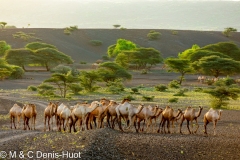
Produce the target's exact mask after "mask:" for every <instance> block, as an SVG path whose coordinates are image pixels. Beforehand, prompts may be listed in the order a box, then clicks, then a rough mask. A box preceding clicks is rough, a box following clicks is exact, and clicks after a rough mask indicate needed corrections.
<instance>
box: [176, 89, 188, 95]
mask: <svg viewBox="0 0 240 160" xmlns="http://www.w3.org/2000/svg"><path fill="white" fill-rule="evenodd" d="M185 92H186V90H184V89H180V90H179V91H178V92H177V93H175V94H174V95H173V96H186V95H185V94H184V93H185Z"/></svg>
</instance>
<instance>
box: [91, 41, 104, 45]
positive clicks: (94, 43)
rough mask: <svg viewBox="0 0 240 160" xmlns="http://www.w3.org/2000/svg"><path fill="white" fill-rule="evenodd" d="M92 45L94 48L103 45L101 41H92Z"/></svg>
mask: <svg viewBox="0 0 240 160" xmlns="http://www.w3.org/2000/svg"><path fill="white" fill-rule="evenodd" d="M90 44H91V45H93V46H101V45H102V41H99V40H91V41H90Z"/></svg>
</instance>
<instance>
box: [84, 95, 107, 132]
mask: <svg viewBox="0 0 240 160" xmlns="http://www.w3.org/2000/svg"><path fill="white" fill-rule="evenodd" d="M100 103H101V104H102V105H101V106H98V107H97V108H96V109H94V110H93V111H92V112H91V113H89V114H88V116H87V119H86V122H87V129H88V124H89V125H90V128H91V129H92V125H91V122H94V123H95V127H96V119H97V128H101V127H103V119H104V117H105V114H104V112H105V110H106V109H107V107H108V105H109V103H110V100H108V99H106V98H102V99H101V100H100Z"/></svg>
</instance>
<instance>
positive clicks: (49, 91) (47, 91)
mask: <svg viewBox="0 0 240 160" xmlns="http://www.w3.org/2000/svg"><path fill="white" fill-rule="evenodd" d="M37 91H38V94H40V95H42V96H55V94H54V91H55V88H54V87H53V86H52V85H48V84H46V83H42V84H40V85H38V86H37Z"/></svg>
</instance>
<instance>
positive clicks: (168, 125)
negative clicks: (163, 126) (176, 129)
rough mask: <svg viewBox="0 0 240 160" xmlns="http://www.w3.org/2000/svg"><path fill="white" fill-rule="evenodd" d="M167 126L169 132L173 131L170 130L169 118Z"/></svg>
mask: <svg viewBox="0 0 240 160" xmlns="http://www.w3.org/2000/svg"><path fill="white" fill-rule="evenodd" d="M167 128H168V133H171V132H170V121H169V120H167Z"/></svg>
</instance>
